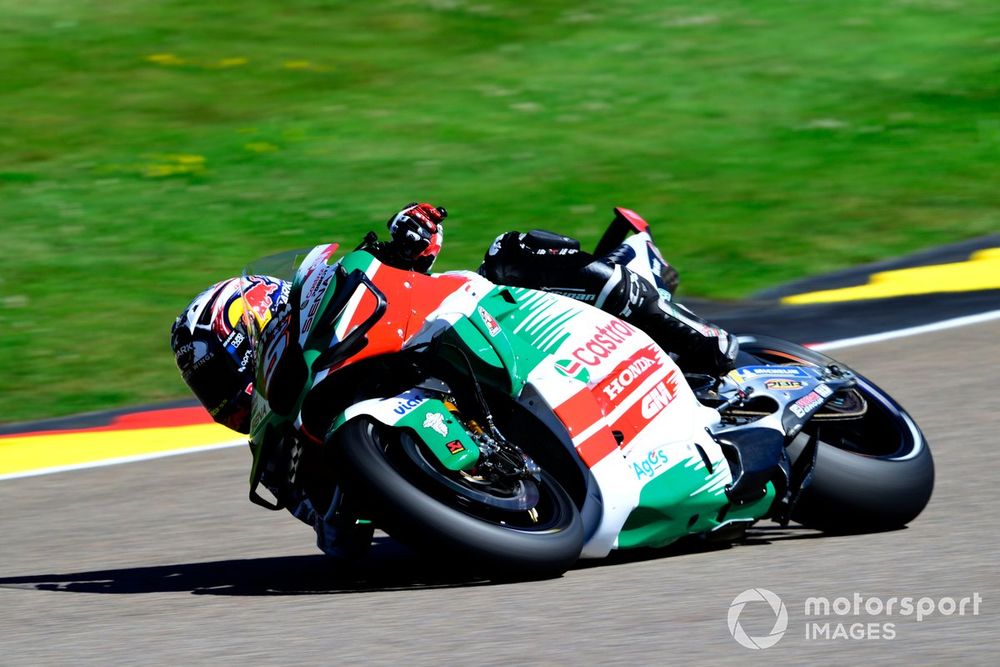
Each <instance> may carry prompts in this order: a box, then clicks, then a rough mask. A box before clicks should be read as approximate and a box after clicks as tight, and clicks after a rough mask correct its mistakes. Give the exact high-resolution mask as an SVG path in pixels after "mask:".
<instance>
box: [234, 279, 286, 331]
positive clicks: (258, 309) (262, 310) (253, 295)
mask: <svg viewBox="0 0 1000 667" xmlns="http://www.w3.org/2000/svg"><path fill="white" fill-rule="evenodd" d="M280 288H281V284H280V283H272V282H266V281H264V280H257V279H254V280H253V281H252V284H251V286H250V287H248V288H246V289H244V290H243V297H242V299H235V300H234V301H233V302H232V303H231V304H230V306H229V318H228V319H229V323H230V325H231V326H234V327H235V326H236V324H237V323H238V322H239V321H240V320H242V319H243V318H244V317H249V316H250V315H251V314H252V315H253V316H254V317H255V318H256V320H257V325H258V326H259V327H261V328H263V327H264V326H265V325H266V324H267V323H268V322H270V321H271V310H272V308H273V307H274V303H275V300H274V298H273V295H274V294H275V292H277V291H278V290H279V289H280Z"/></svg>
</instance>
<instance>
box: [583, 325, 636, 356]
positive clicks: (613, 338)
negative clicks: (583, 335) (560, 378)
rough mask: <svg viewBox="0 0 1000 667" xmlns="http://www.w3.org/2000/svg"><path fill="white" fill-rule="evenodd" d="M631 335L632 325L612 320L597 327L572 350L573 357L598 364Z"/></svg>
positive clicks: (633, 331)
mask: <svg viewBox="0 0 1000 667" xmlns="http://www.w3.org/2000/svg"><path fill="white" fill-rule="evenodd" d="M633 335H635V329H634V328H633V327H631V326H630V325H628V324H626V323H625V322H623V321H621V320H612V321H611V322H610V323H609V324H607V325H604V326H601V327H598V329H597V333H595V334H594V335H593V336H592V337H591V338H590V339H589V340H588V341H587V342H586V343H584V344H583V345H581V346H580V347H578V348H576V349H575V350H573V357H574V358H575V359H577V360H578V361H580V362H582V363H584V364H586V365H588V366H600V365H601V364H602V363H603V362H604V360H605V359H607V358H608V357H610V356H611V355H612V353H614V351H615V350H617V349H618V348H619V347H621V345H622V343H624V342H625V341H626V340H627V339H628V338H631V337H632V336H633Z"/></svg>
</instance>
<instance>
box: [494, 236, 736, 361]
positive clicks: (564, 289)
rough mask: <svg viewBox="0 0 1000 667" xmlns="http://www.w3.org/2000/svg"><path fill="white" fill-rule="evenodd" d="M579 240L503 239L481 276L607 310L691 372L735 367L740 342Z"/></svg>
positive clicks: (533, 237)
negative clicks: (588, 249) (586, 248)
mask: <svg viewBox="0 0 1000 667" xmlns="http://www.w3.org/2000/svg"><path fill="white" fill-rule="evenodd" d="M579 247H580V244H579V242H578V241H576V240H575V239H572V238H570V237H567V236H561V235H558V234H552V233H551V232H539V231H533V232H528V233H527V234H519V233H518V232H508V233H507V234H504V235H502V236H500V237H498V238H497V240H496V241H495V242H494V243H493V245H492V246H491V248H490V250H489V253H488V254H487V255H486V257H485V259H484V261H483V264H482V266H481V267H480V268H479V272H480V273H481V274H482V275H484V276H485V277H486V278H488V279H490V280H492V281H493V282H496V283H500V284H505V285H514V286H520V287H531V288H534V289H542V290H545V291H548V292H553V293H556V294H562V295H563V296H568V297H571V298H574V299H577V300H579V301H583V302H585V303H589V304H591V305H593V306H596V307H598V308H601V309H602V310H605V311H607V312H609V313H611V314H612V315H615V316H616V317H621V318H622V319H623V320H625V321H627V322H630V323H632V324H635V325H636V326H637V327H639V328H640V329H642V330H643V331H645V332H646V333H647V334H649V335H650V336H651V337H652V338H653V339H654V340H656V342H657V343H659V344H660V345H661V346H663V347H664V349H666V350H667V351H669V352H671V353H673V354H674V355H675V356H676V357H677V363H678V365H680V366H681V368H682V369H683V370H684V371H686V372H692V373H709V374H712V375H719V374H722V373H724V372H726V371H728V370H730V369H731V368H732V367H733V361H732V360H733V359H734V358H735V356H736V352H737V344H736V340H735V339H734V338H732V337H731V336H729V335H728V334H727V333H726V332H725V331H724V330H722V329H721V328H719V327H717V326H715V325H713V324H711V323H709V322H707V321H705V320H703V319H702V318H700V317H698V316H697V315H695V314H694V313H692V312H691V311H689V310H688V309H686V308H684V307H683V306H681V305H680V304H677V303H673V302H671V301H667V300H666V299H663V298H661V296H660V293H659V291H658V290H657V289H656V287H654V286H653V285H652V284H651V283H650V282H649V281H648V280H646V279H645V278H643V277H642V276H640V275H638V274H636V273H635V272H633V271H631V270H630V269H628V268H627V267H625V266H624V265H623V264H622V263H618V262H616V261H615V260H616V259H617V258H618V255H617V254H616V253H617V252H618V250H617V249H616V250H615V251H612V252H611V253H609V254H608V255H607V256H606V257H604V258H600V259H597V258H595V257H593V255H590V254H589V253H586V252H583V251H581V250H580V249H579Z"/></svg>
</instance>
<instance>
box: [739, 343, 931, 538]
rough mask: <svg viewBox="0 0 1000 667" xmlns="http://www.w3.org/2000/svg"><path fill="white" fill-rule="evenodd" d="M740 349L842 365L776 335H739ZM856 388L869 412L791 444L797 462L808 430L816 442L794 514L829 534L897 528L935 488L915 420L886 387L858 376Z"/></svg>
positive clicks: (815, 427) (764, 356)
mask: <svg viewBox="0 0 1000 667" xmlns="http://www.w3.org/2000/svg"><path fill="white" fill-rule="evenodd" d="M740 348H741V351H742V352H745V353H748V354H750V355H752V356H753V357H754V358H756V359H759V360H761V361H764V362H767V363H772V364H774V363H778V364H782V363H784V364H788V363H794V364H806V365H811V366H827V365H829V364H833V363H835V364H837V365H838V366H840V367H841V368H847V367H846V366H845V365H844V364H841V363H840V362H837V361H835V360H834V359H831V358H830V357H828V356H826V355H824V354H821V353H819V352H816V351H815V350H810V349H808V348H805V347H802V346H801V345H796V344H795V343H791V342H788V341H785V340H781V339H779V338H771V337H769V336H753V337H747V338H746V339H745V340H744V339H743V338H741V340H740ZM857 378H858V386H857V390H858V391H859V392H860V393H861V394H862V396H863V397H864V398H865V400H866V401H867V402H868V412H867V413H866V414H865V416H864V417H862V418H860V419H858V420H855V421H847V422H825V423H821V422H818V421H812V422H810V423H809V424H807V425H806V427H805V428H804V429H803V433H801V434H799V436H798V437H797V438H796V439H795V440H794V441H793V442H792V444H791V445H790V446H789V450H788V453H789V456H790V457H791V458H792V459H793V460H795V459H796V458H797V457H798V455H799V453H800V452H801V451H802V448H803V447H804V446H805V443H806V442H807V441H808V439H809V437H810V435H813V434H814V435H816V436H817V437H818V439H819V446H818V449H817V453H816V468H815V471H814V477H813V481H812V484H811V485H810V486H809V487H808V488H807V489H806V490H805V491H804V492H803V494H802V498H801V499H800V500H799V503H798V505H797V506H796V508H795V511H794V512H793V514H792V519H793V520H795V521H797V522H799V523H801V524H803V525H805V526H808V527H811V528H818V529H820V530H824V531H827V532H836V533H857V532H873V531H880V530H891V529H894V528H900V527H902V526H904V525H906V524H907V523H909V522H910V521H912V520H913V519H914V518H916V517H917V515H919V514H920V512H921V511H923V509H924V507H926V506H927V502H928V501H929V500H930V497H931V492H932V491H933V489H934V459H933V457H932V456H931V452H930V448H929V447H928V446H927V442H926V440H925V439H924V436H923V434H922V433H921V432H920V429H919V428H918V427H917V425H916V423H915V422H914V420H913V419H912V418H911V417H910V416H909V415H908V414H907V413H906V411H905V410H903V408H902V407H900V406H899V404H898V403H896V401H894V400H893V399H892V397H891V396H889V395H888V394H887V393H886V392H885V391H883V390H882V389H880V388H879V387H878V386H877V385H875V384H874V383H873V382H871V381H869V380H867V379H866V378H864V377H862V376H861V375H857Z"/></svg>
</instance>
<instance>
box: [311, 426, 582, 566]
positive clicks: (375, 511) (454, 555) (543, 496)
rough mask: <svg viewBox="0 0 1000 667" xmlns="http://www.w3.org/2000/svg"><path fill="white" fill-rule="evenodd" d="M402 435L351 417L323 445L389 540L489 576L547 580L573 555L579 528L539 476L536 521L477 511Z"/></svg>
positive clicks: (559, 494)
mask: <svg viewBox="0 0 1000 667" xmlns="http://www.w3.org/2000/svg"><path fill="white" fill-rule="evenodd" d="M404 437H409V436H408V435H407V434H406V433H405V432H404V431H401V430H400V429H393V428H390V427H386V426H383V425H381V424H378V423H376V422H373V421H371V420H369V419H367V418H365V417H359V418H356V419H353V420H351V421H350V422H348V423H347V424H345V425H344V426H343V427H341V428H340V429H338V430H337V431H336V433H335V434H334V435H333V436H332V438H331V442H330V444H331V445H332V446H333V447H335V448H336V449H335V452H336V455H337V456H338V458H339V461H340V464H341V466H342V467H341V470H342V473H341V483H342V484H343V486H344V487H345V489H346V491H347V492H348V493H350V494H353V495H354V497H355V498H357V499H358V502H359V503H360V504H361V506H362V507H364V509H365V510H366V511H367V512H369V513H370V514H371V518H372V519H373V520H374V521H375V524H376V525H377V526H379V527H380V528H382V529H384V530H385V531H386V532H388V533H389V534H390V535H392V536H393V537H395V538H396V539H399V540H400V541H402V542H404V543H406V544H408V545H410V546H412V547H414V548H415V549H417V550H418V551H420V552H422V553H424V554H427V555H430V556H431V557H433V558H436V559H440V561H441V562H442V565H445V566H446V567H449V568H452V569H455V570H469V571H474V572H477V573H482V574H486V575H488V576H492V577H501V578H521V579H534V578H545V577H555V576H559V575H560V574H562V573H563V572H565V571H566V570H567V569H569V568H570V567H571V566H572V565H573V564H574V563H575V562H576V560H577V559H578V558H579V557H580V551H581V550H582V549H583V522H582V521H581V519H580V514H579V512H578V511H577V509H576V507H575V506H574V504H573V502H572V500H571V499H570V497H569V495H568V494H567V493H566V491H564V490H563V488H562V487H561V486H560V485H559V483H558V482H556V481H555V479H553V478H552V477H551V476H550V475H548V474H547V473H545V472H544V471H543V472H542V474H541V481H540V482H539V483H538V484H537V486H538V490H539V496H540V499H539V501H538V504H537V505H536V509H537V510H538V512H539V517H538V523H537V524H533V523H532V522H531V521H530V520H527V515H528V513H527V512H526V511H520V512H513V511H510V510H498V509H497V508H495V507H486V506H482V505H477V504H476V503H475V502H471V501H470V500H469V499H468V498H467V497H462V496H457V495H455V494H454V492H453V491H451V490H450V489H449V487H448V486H446V485H442V484H438V483H436V480H435V479H434V477H433V476H432V475H429V474H428V472H427V471H426V469H424V468H421V467H420V466H416V465H413V464H412V462H410V461H409V460H408V459H407V457H406V455H405V454H403V453H401V451H400V450H401V443H402V440H401V438H404ZM504 512H507V513H506V514H505V513H504Z"/></svg>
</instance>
